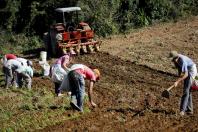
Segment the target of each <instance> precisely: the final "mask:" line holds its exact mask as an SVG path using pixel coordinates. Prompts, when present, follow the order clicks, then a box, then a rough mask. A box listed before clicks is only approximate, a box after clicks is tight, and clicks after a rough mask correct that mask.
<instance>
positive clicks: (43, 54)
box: [40, 51, 47, 62]
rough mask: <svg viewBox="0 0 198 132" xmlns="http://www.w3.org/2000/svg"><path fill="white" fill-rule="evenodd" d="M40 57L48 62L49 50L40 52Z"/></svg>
mask: <svg viewBox="0 0 198 132" xmlns="http://www.w3.org/2000/svg"><path fill="white" fill-rule="evenodd" d="M40 59H41V61H43V62H46V61H47V52H46V51H41V52H40Z"/></svg>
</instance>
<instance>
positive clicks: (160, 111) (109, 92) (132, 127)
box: [35, 17, 198, 132]
mask: <svg viewBox="0 0 198 132" xmlns="http://www.w3.org/2000/svg"><path fill="white" fill-rule="evenodd" d="M197 48H198V17H193V18H189V19H188V20H181V21H179V22H177V23H164V24H160V25H155V26H152V27H148V28H144V29H141V30H139V31H134V32H133V33H131V34H128V35H123V36H113V37H111V38H109V39H106V40H103V45H102V47H101V50H102V52H100V53H98V54H92V55H84V56H80V57H76V58H75V61H76V62H77V63H79V62H83V63H85V64H88V65H93V66H96V67H98V68H99V69H101V72H102V78H101V80H100V81H99V82H97V83H96V85H95V86H94V100H95V102H96V103H97V105H98V107H97V108H94V109H91V112H90V113H88V114H85V115H83V116H81V117H80V118H77V119H73V120H68V121H66V122H64V123H59V124H57V125H54V126H48V127H46V128H45V129H43V130H41V131H45V132H46V131H57V132H60V131H64V132H65V131H108V132H109V131H114V132H115V131H190V132H192V131H198V125H197V122H198V118H197V117H198V103H197V102H198V92H193V102H194V115H192V116H187V115H185V116H184V117H180V116H179V115H178V112H179V102H180V97H181V94H182V85H180V86H179V87H178V88H175V89H173V90H172V95H171V97H170V99H165V98H162V97H161V92H162V91H163V90H164V89H166V88H167V87H169V86H170V85H171V84H172V83H173V82H174V80H175V79H176V76H175V73H176V72H175V70H174V69H173V68H172V66H173V65H171V63H170V60H169V59H168V58H167V56H168V53H169V51H170V50H177V51H179V52H180V53H183V54H186V55H188V56H190V57H191V58H193V59H194V60H195V62H198V58H197V56H198V53H197V52H196V51H197ZM36 81H39V80H35V84H36ZM46 84H47V83H44V84H43V85H46ZM85 105H87V104H85Z"/></svg>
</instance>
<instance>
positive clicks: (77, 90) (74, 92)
mask: <svg viewBox="0 0 198 132" xmlns="http://www.w3.org/2000/svg"><path fill="white" fill-rule="evenodd" d="M68 79H69V82H70V83H69V84H70V88H71V100H72V102H73V103H75V104H76V105H77V106H78V107H79V108H80V110H81V111H83V100H84V93H85V80H84V77H83V76H82V75H81V74H79V73H77V72H76V71H70V72H69V74H68Z"/></svg>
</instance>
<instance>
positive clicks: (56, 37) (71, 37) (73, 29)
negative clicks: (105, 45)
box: [44, 7, 101, 56]
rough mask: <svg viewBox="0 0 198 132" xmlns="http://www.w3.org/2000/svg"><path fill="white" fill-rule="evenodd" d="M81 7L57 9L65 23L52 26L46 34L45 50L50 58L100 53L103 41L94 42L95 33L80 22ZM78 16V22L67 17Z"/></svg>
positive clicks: (87, 25)
mask: <svg viewBox="0 0 198 132" xmlns="http://www.w3.org/2000/svg"><path fill="white" fill-rule="evenodd" d="M80 10H81V8H80V7H67V8H57V9H55V11H56V12H57V13H61V14H62V19H63V22H61V23H56V24H53V25H51V26H50V30H49V32H47V33H44V43H45V48H46V50H47V52H48V55H50V56H60V55H62V54H65V53H71V54H76V55H79V54H86V53H92V52H98V51H99V47H100V45H101V41H96V40H94V31H93V30H92V29H91V27H90V26H89V24H87V23H85V22H78V13H77V12H78V11H80ZM74 12H75V14H76V17H75V18H77V21H75V22H74V21H73V19H72V17H71V19H72V20H68V18H66V17H65V16H66V15H68V14H70V16H73V14H72V13H74Z"/></svg>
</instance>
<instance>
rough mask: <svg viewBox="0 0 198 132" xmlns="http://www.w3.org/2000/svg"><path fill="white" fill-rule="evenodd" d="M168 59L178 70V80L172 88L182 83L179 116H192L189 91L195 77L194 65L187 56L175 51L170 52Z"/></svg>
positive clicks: (195, 69)
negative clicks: (169, 58) (170, 59)
mask: <svg viewBox="0 0 198 132" xmlns="http://www.w3.org/2000/svg"><path fill="white" fill-rule="evenodd" d="M170 57H171V58H172V62H173V63H174V65H175V66H176V68H177V69H178V74H179V78H178V79H177V81H175V83H174V86H175V87H177V86H178V84H179V83H180V82H182V81H184V85H183V95H182V97H181V103H180V115H181V116H183V115H184V114H185V113H187V114H193V103H192V93H191V91H190V89H191V86H192V82H193V80H194V78H195V76H196V75H197V68H196V64H195V63H194V62H193V61H192V60H191V59H190V58H189V57H187V56H185V55H181V54H178V53H177V52H176V51H171V53H170Z"/></svg>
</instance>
